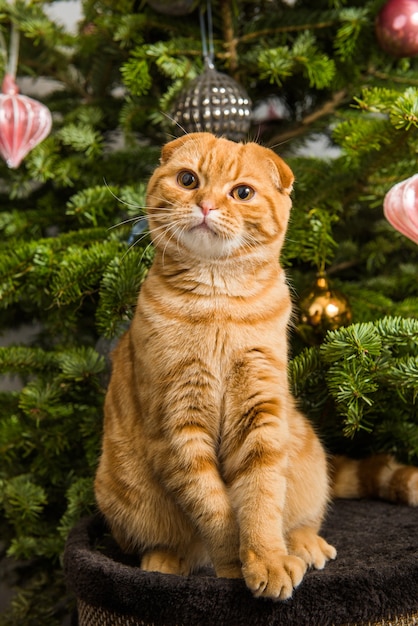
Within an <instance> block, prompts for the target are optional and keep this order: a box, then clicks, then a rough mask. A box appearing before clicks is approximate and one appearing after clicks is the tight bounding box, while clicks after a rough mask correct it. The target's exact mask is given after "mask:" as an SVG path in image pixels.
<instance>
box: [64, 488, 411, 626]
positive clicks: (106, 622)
mask: <svg viewBox="0 0 418 626" xmlns="http://www.w3.org/2000/svg"><path fill="white" fill-rule="evenodd" d="M322 534H323V536H324V537H325V538H326V539H327V540H328V541H329V542H330V543H332V544H333V545H335V546H336V548H337V551H338V556H337V559H336V560H335V561H333V562H330V563H328V564H327V565H326V567H325V569H323V570H321V571H316V570H312V571H309V572H308V573H307V574H306V576H305V578H304V580H303V582H302V584H301V585H300V587H298V589H296V590H295V591H294V594H293V597H292V598H291V599H290V600H287V601H285V602H272V601H270V600H257V599H254V598H253V597H252V596H251V593H250V592H249V591H248V589H247V588H246V586H245V584H244V582H243V581H242V580H227V579H220V578H216V577H215V576H213V574H212V572H211V571H206V572H203V573H201V574H199V575H193V576H189V577H187V578H185V577H181V576H173V575H167V574H158V573H150V572H143V571H141V570H140V569H139V567H138V565H137V564H138V559H134V558H132V557H127V556H126V555H123V554H122V553H121V552H120V550H119V549H118V547H117V546H116V545H115V543H114V542H113V540H112V539H111V537H110V536H109V535H108V533H107V531H106V528H105V524H104V522H103V520H102V518H101V517H99V516H95V517H91V518H88V519H85V520H83V521H81V522H80V523H79V524H78V525H77V526H76V527H75V528H74V529H73V531H72V532H71V533H70V536H69V538H68V541H67V545H66V549H65V555H64V568H65V575H66V579H67V583H68V586H69V589H70V590H71V592H72V593H73V594H74V595H75V597H76V599H77V607H78V612H77V617H75V618H74V624H78V625H79V626H151V625H153V626H160V625H164V626H186V625H187V626H261V625H262V626H273V625H279V626H281V625H282V626H332V625H334V626H342V625H346V626H348V625H349V626H354V625H360V624H361V625H366V624H367V625H370V626H371V625H373V626H375V625H377V624H379V625H383V624H384V625H387V626H389V625H392V624H393V625H395V624H396V625H398V626H399V625H402V626H412V625H414V624H417V625H418V509H416V508H410V507H406V506H401V505H399V506H398V505H393V504H387V503H383V502H373V501H350V500H347V501H343V500H341V501H336V502H335V503H334V504H333V505H332V507H331V509H330V511H329V514H328V517H327V520H326V523H325V524H324V527H323V532H322Z"/></svg>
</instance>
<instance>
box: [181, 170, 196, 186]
mask: <svg viewBox="0 0 418 626" xmlns="http://www.w3.org/2000/svg"><path fill="white" fill-rule="evenodd" d="M177 182H178V184H179V185H180V186H181V187H184V188H185V189H197V187H199V179H198V177H197V176H196V174H194V173H193V172H190V171H189V170H182V171H181V172H179V173H178V175H177Z"/></svg>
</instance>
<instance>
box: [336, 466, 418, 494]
mask: <svg viewBox="0 0 418 626" xmlns="http://www.w3.org/2000/svg"><path fill="white" fill-rule="evenodd" d="M330 470H331V477H332V483H333V484H332V489H333V495H334V497H335V498H379V499H381V500H388V501H389V502H400V503H403V504H409V505H410V506H418V467H413V466H411V465H402V464H401V463H398V462H397V461H396V460H395V459H394V458H393V457H392V456H390V455H388V454H378V455H373V456H371V457H368V458H366V459H362V460H354V459H349V458H347V457H344V456H334V457H332V458H331V460H330Z"/></svg>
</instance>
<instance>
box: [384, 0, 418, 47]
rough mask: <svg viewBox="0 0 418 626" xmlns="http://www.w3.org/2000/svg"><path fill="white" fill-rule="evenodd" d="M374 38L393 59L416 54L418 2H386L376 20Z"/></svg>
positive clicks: (400, 0)
mask: <svg viewBox="0 0 418 626" xmlns="http://www.w3.org/2000/svg"><path fill="white" fill-rule="evenodd" d="M376 36H377V39H378V41H379V44H380V46H381V48H382V49H383V50H385V52H388V53H389V54H392V55H393V56H395V57H412V56H416V55H417V54H418V0H388V2H387V3H386V4H385V5H384V6H383V7H382V9H381V10H380V12H379V14H378V16H377V18H376Z"/></svg>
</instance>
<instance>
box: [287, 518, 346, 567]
mask: <svg viewBox="0 0 418 626" xmlns="http://www.w3.org/2000/svg"><path fill="white" fill-rule="evenodd" d="M288 546H289V552H290V553H291V554H295V555H296V556H298V557H300V558H301V559H303V560H304V561H305V563H306V564H307V565H308V566H312V567H315V568H316V569H323V567H324V566H325V563H326V562H327V561H328V560H330V559H335V557H336V556H337V551H336V549H335V548H334V546H331V545H330V544H329V543H327V542H326V541H325V539H323V538H322V537H320V536H319V535H317V533H316V531H315V530H313V529H312V528H309V527H306V526H305V527H302V528H297V529H295V530H293V531H292V532H291V533H290V534H289V539H288Z"/></svg>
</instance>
